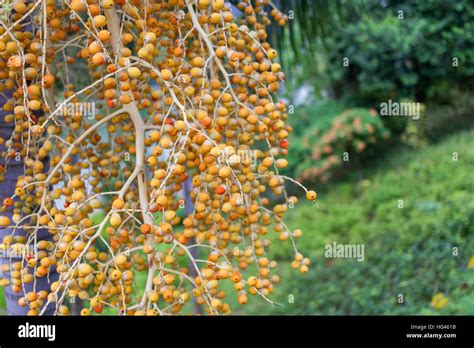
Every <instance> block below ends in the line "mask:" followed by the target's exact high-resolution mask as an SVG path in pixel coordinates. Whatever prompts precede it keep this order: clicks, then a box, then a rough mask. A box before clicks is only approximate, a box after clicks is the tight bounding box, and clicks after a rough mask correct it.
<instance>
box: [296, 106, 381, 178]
mask: <svg viewBox="0 0 474 348" xmlns="http://www.w3.org/2000/svg"><path fill="white" fill-rule="evenodd" d="M389 134H390V133H389V132H388V130H387V129H385V127H384V125H383V123H382V121H381V119H380V117H377V112H376V111H375V110H373V109H371V110H367V109H362V108H357V109H349V110H346V111H344V112H343V113H341V114H340V115H338V116H337V117H335V118H333V119H332V120H331V121H330V122H327V123H326V124H322V125H319V124H318V125H316V126H314V127H311V128H310V129H309V130H307V131H306V132H305V133H304V136H303V142H304V143H306V144H308V147H309V148H310V149H311V152H310V156H308V157H306V158H305V160H304V161H303V162H301V164H300V165H299V167H298V168H297V172H296V174H297V175H298V178H299V180H301V181H303V182H322V183H325V182H327V181H328V180H329V179H330V178H331V177H332V176H333V175H336V174H338V172H339V171H340V169H341V168H343V167H347V166H349V164H351V165H353V164H356V163H358V162H360V161H361V160H363V159H364V158H368V157H371V156H373V155H374V154H375V149H377V148H378V147H380V143H381V142H382V141H383V140H386V139H387V138H388V137H389Z"/></svg>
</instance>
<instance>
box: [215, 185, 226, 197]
mask: <svg viewBox="0 0 474 348" xmlns="http://www.w3.org/2000/svg"><path fill="white" fill-rule="evenodd" d="M215 191H216V193H217V194H218V195H223V194H224V193H225V186H224V185H219V186H217V187H216V189H215Z"/></svg>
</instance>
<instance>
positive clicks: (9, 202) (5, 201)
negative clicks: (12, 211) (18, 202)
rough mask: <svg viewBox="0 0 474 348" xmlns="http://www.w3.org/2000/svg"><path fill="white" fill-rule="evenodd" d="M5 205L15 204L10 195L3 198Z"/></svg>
mask: <svg viewBox="0 0 474 348" xmlns="http://www.w3.org/2000/svg"><path fill="white" fill-rule="evenodd" d="M3 205H4V206H5V207H11V206H12V205H13V200H12V199H11V198H10V197H7V198H5V199H4V200H3Z"/></svg>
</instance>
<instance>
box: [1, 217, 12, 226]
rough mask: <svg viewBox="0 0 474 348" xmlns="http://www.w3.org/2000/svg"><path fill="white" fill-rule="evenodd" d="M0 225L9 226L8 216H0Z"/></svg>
mask: <svg viewBox="0 0 474 348" xmlns="http://www.w3.org/2000/svg"><path fill="white" fill-rule="evenodd" d="M0 226H1V227H7V226H10V218H9V217H8V216H0Z"/></svg>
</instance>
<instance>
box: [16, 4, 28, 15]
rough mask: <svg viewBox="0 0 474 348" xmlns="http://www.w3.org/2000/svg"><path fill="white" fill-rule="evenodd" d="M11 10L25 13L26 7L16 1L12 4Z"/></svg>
mask: <svg viewBox="0 0 474 348" xmlns="http://www.w3.org/2000/svg"><path fill="white" fill-rule="evenodd" d="M13 9H14V10H15V11H16V12H18V13H21V14H23V13H25V12H26V10H27V7H26V5H25V4H24V3H22V2H20V1H16V2H15V3H14V4H13Z"/></svg>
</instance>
